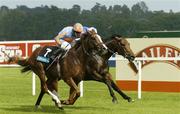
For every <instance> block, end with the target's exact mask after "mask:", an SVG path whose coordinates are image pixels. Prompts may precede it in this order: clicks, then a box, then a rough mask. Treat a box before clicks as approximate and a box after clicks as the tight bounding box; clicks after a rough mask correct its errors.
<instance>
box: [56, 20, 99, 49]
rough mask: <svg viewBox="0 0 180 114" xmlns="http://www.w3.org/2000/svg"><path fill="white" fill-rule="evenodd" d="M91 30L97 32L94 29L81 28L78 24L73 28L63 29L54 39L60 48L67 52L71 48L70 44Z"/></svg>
mask: <svg viewBox="0 0 180 114" xmlns="http://www.w3.org/2000/svg"><path fill="white" fill-rule="evenodd" d="M92 29H93V30H94V31H95V32H96V33H97V30H96V28H94V27H86V26H82V25H81V24H80V23H76V24H74V26H68V27H65V28H63V29H62V30H61V31H60V32H59V33H58V35H57V36H56V37H55V41H56V43H57V44H58V45H60V46H61V48H63V49H65V50H68V49H70V48H71V47H72V46H71V42H73V41H74V40H78V39H79V38H80V35H81V34H82V33H85V32H87V31H88V30H92Z"/></svg>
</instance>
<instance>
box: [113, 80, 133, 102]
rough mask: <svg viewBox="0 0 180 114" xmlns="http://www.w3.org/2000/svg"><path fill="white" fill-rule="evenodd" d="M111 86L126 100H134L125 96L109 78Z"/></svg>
mask: <svg viewBox="0 0 180 114" xmlns="http://www.w3.org/2000/svg"><path fill="white" fill-rule="evenodd" d="M111 86H112V88H113V89H114V90H115V91H116V92H118V93H119V94H120V95H121V96H122V97H123V98H124V99H125V100H127V101H128V102H133V101H134V100H133V99H132V98H131V97H129V96H127V95H126V94H125V93H124V92H122V91H121V89H120V88H119V87H118V86H117V85H116V84H115V83H114V81H113V80H111Z"/></svg>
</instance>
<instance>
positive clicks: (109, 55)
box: [103, 41, 115, 60]
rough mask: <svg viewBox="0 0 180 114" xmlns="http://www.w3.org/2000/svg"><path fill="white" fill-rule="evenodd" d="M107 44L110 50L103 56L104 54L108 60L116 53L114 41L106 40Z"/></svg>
mask: <svg viewBox="0 0 180 114" xmlns="http://www.w3.org/2000/svg"><path fill="white" fill-rule="evenodd" d="M105 44H106V46H107V47H108V49H109V50H108V51H107V53H105V54H104V55H103V56H104V59H106V60H108V59H109V58H110V57H111V56H112V55H113V54H114V52H115V49H114V47H113V43H112V41H109V42H106V43H105Z"/></svg>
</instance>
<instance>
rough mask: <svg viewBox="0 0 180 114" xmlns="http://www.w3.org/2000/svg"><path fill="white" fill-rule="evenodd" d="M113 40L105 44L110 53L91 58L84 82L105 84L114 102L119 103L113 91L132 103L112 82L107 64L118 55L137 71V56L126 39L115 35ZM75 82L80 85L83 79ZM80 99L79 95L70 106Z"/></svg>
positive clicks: (76, 79) (75, 79)
mask: <svg viewBox="0 0 180 114" xmlns="http://www.w3.org/2000/svg"><path fill="white" fill-rule="evenodd" d="M111 38H112V40H110V41H108V42H106V43H105V44H106V46H107V47H108V52H106V53H104V54H102V55H101V57H100V56H98V55H94V57H90V59H88V60H89V63H88V67H87V72H86V75H84V76H85V77H83V80H84V81H89V80H95V81H99V82H103V83H105V84H106V85H107V86H108V89H109V92H110V95H111V96H112V98H113V99H112V101H113V102H117V99H116V97H115V95H114V93H113V91H112V89H114V90H115V91H116V92H118V93H119V94H120V95H121V96H122V97H123V98H124V99H125V100H128V102H131V101H133V100H132V99H131V98H130V97H129V96H127V95H126V94H125V93H123V92H122V91H121V90H120V88H118V86H117V85H116V84H115V83H114V81H113V80H112V76H111V74H110V73H109V67H108V64H107V63H108V59H109V58H110V57H111V56H112V55H113V54H114V53H117V54H119V55H122V56H124V57H125V58H127V59H128V60H129V61H130V63H131V67H132V68H133V70H137V69H136V68H134V67H135V66H134V64H133V63H132V61H133V60H134V59H135V55H134V53H133V51H132V50H131V48H130V44H129V42H128V41H127V40H126V39H125V38H122V37H121V36H119V35H114V36H112V37H111ZM93 66H96V67H93ZM97 69H98V71H97ZM135 72H137V71H135ZM73 80H74V81H75V82H76V84H77V85H78V84H79V82H80V81H81V80H82V79H80V78H78V77H76V78H73ZM72 90H73V88H71V89H70V95H71V93H72ZM78 97H79V95H77V96H75V97H74V99H73V100H72V101H71V102H69V104H70V105H72V104H74V103H75V101H76V100H77V98H78ZM68 100H69V99H68ZM64 103H65V104H67V102H64ZM64 103H63V104H64ZM69 104H68V105H69Z"/></svg>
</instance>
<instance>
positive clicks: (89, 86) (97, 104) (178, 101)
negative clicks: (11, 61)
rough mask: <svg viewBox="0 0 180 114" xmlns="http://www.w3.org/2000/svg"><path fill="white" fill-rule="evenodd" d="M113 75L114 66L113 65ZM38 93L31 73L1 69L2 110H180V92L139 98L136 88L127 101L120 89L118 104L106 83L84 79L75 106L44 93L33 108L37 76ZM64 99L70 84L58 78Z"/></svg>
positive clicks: (42, 113) (51, 113)
mask: <svg viewBox="0 0 180 114" xmlns="http://www.w3.org/2000/svg"><path fill="white" fill-rule="evenodd" d="M111 72H112V74H113V75H114V74H115V69H112V68H111ZM36 80H37V81H36V83H37V84H36V85H37V89H36V96H32V95H31V94H32V93H31V82H32V77H31V73H30V74H21V73H20V70H19V69H18V68H1V69H0V114H25V113H28V114H56V113H57V114H180V93H160V92H159V93H158V92H143V93H142V99H141V100H138V99H137V92H127V91H125V93H127V94H128V95H129V96H131V97H132V98H133V99H135V102H133V103H128V102H127V101H125V100H123V99H122V98H121V97H120V96H119V95H118V94H117V93H116V96H117V98H118V104H113V103H112V102H111V99H112V98H111V97H110V95H109V92H108V89H107V87H106V86H105V85H104V84H102V83H98V82H93V81H90V82H84V96H83V97H82V98H79V99H78V100H77V102H76V103H75V104H74V105H73V106H64V110H63V111H62V110H59V109H57V108H56V107H55V106H54V103H53V102H52V101H51V98H50V96H48V95H45V96H44V98H43V100H42V102H41V108H39V109H38V110H37V111H35V110H34V104H35V102H36V99H37V97H38V93H39V88H40V87H39V79H38V78H36ZM58 93H59V94H60V96H61V99H66V98H67V97H68V86H67V85H66V84H64V82H63V81H60V82H59V92H58Z"/></svg>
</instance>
